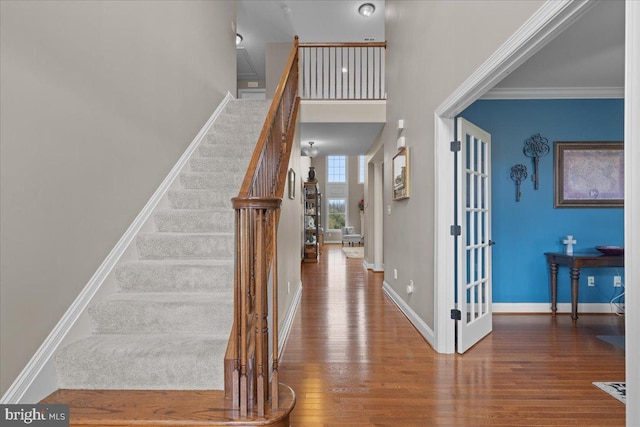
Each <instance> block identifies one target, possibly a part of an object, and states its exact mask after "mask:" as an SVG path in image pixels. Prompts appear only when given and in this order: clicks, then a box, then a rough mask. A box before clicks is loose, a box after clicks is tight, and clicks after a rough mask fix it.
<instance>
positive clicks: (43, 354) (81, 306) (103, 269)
mask: <svg viewBox="0 0 640 427" xmlns="http://www.w3.org/2000/svg"><path fill="white" fill-rule="evenodd" d="M231 99H233V96H232V95H231V93H229V92H227V95H226V96H225V97H224V99H223V100H222V101H221V102H220V104H219V105H218V107H217V108H216V109H215V111H214V112H213V114H212V115H211V117H209V120H207V122H206V123H205V124H204V126H203V127H202V129H200V132H198V134H197V135H196V136H195V138H194V139H193V141H192V142H191V144H189V146H188V147H187V149H186V151H185V152H184V153H183V154H182V156H181V157H180V159H178V161H177V162H176V164H175V165H174V166H173V168H172V169H171V172H169V174H168V175H167V177H166V178H165V179H164V181H162V183H161V184H160V186H159V187H158V189H157V190H156V191H155V193H153V196H151V198H150V199H149V201H148V202H147V204H146V205H145V206H144V208H143V209H142V211H140V213H139V214H138V216H137V217H136V219H135V220H134V221H133V223H131V225H130V226H129V228H128V229H127V231H126V232H125V233H124V234H123V235H122V237H121V238H120V240H119V241H118V243H116V245H115V246H114V248H113V249H112V250H111V252H110V253H109V255H107V257H106V258H105V260H104V261H103V262H102V264H101V265H100V267H98V269H97V270H96V272H95V273H94V275H93V276H92V277H91V279H90V280H89V282H88V283H87V284H86V285H85V287H84V288H83V289H82V291H81V292H80V294H79V295H78V297H77V298H76V299H75V300H74V301H73V303H72V304H71V306H69V308H68V309H67V311H66V312H65V314H64V315H63V316H62V318H61V319H60V321H59V322H58V323H57V324H56V326H55V327H54V328H53V330H52V331H51V333H50V334H49V335H48V336H47V338H46V339H45V340H44V342H43V343H42V345H41V346H40V348H38V350H37V351H36V353H35V354H34V355H33V357H32V358H31V360H29V362H28V363H27V365H26V366H25V368H24V369H23V370H22V372H20V375H18V377H17V378H16V380H15V381H14V382H13V384H11V386H10V387H9V389H8V390H7V392H6V393H5V394H4V396H2V399H0V404H18V403H37V401H38V400H40V399H42V398H44V397H46V396H47V395H49V394H50V393H52V392H53V391H55V389H56V388H57V379H56V378H55V370H52V369H51V367H50V366H49V369H45V368H46V367H47V365H48V364H49V361H50V360H51V359H52V357H53V354H54V353H55V351H56V349H57V348H58V346H59V345H60V344H61V343H62V340H63V339H64V337H65V336H66V335H67V333H68V332H69V331H70V330H71V328H72V327H73V325H74V324H75V323H76V321H77V320H78V318H79V317H80V315H81V314H82V312H83V311H84V310H85V309H86V308H87V306H88V305H89V303H90V302H91V300H92V298H93V297H94V295H95V294H96V292H98V290H99V289H100V286H102V283H103V282H104V281H105V279H106V278H107V276H108V275H109V274H110V273H111V271H112V270H113V268H114V267H115V265H116V263H117V262H118V260H120V258H121V257H122V255H123V254H124V252H125V250H126V249H127V248H128V247H129V245H130V244H131V243H132V242H133V241H134V239H135V237H136V235H137V234H138V232H139V231H140V229H141V228H142V226H143V225H144V223H145V222H146V221H147V220H148V219H149V217H150V216H151V213H152V212H153V210H154V209H155V207H156V206H157V205H158V203H159V202H160V200H161V199H162V198H163V197H164V196H165V194H166V193H167V191H168V190H169V187H170V186H171V184H173V182H174V181H175V180H176V178H177V177H178V175H179V173H180V171H181V170H182V168H183V167H184V166H185V165H186V164H187V161H188V160H189V157H191V155H192V154H193V153H194V151H195V150H196V149H197V148H198V146H199V145H200V142H201V141H202V140H203V139H204V137H205V135H206V134H207V132H208V131H209V129H210V128H211V126H212V125H213V122H214V121H215V120H216V119H217V118H218V116H219V115H220V113H222V110H223V109H224V107H225V106H226V105H227V103H228V102H229V101H230V100H231ZM45 372H46V373H47V378H40V376H41V374H44V373H45ZM51 373H53V375H54V378H48V377H49V376H51ZM52 387H53V389H51V388H52ZM33 388H36V390H33ZM27 394H28V399H29V400H31V401H29V402H26V401H23V399H24V398H25V396H27ZM34 399H35V400H36V401H33V400H34Z"/></svg>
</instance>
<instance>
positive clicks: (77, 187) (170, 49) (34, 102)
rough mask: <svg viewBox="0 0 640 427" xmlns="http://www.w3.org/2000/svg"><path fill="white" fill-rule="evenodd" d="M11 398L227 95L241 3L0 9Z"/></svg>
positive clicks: (0, 315) (0, 281)
mask: <svg viewBox="0 0 640 427" xmlns="http://www.w3.org/2000/svg"><path fill="white" fill-rule="evenodd" d="M0 15H1V18H0V19H1V25H0V31H1V33H0V39H1V46H0V50H1V55H2V58H1V61H0V63H1V64H0V65H1V73H0V75H1V80H0V88H1V90H0V96H1V98H0V102H1V107H0V108H1V117H0V121H1V124H0V128H1V131H0V132H1V133H0V143H1V145H0V147H1V153H2V155H1V167H0V169H1V183H0V185H1V187H0V188H1V194H0V209H1V211H0V212H1V215H0V216H1V218H0V226H1V228H2V235H1V238H0V244H1V252H0V256H1V258H0V271H1V277H0V294H1V298H0V319H1V322H0V323H1V325H0V360H2V372H1V378H0V395H1V394H4V392H5V391H6V390H7V388H8V387H9V386H10V384H11V383H12V382H13V380H14V379H15V378H16V376H17V375H18V374H19V372H20V371H21V370H22V368H23V367H24V366H25V364H26V363H27V362H28V361H29V359H30V358H31V356H32V355H33V353H34V352H35V351H36V349H37V348H38V347H39V346H40V344H41V343H42V341H43V340H44V338H45V337H46V336H47V335H48V333H49V332H50V331H51V329H52V328H53V326H54V325H55V324H56V323H57V321H58V320H59V319H60V317H61V316H62V314H63V313H64V312H65V310H66V309H67V308H68V306H69V304H70V303H71V302H72V301H73V300H74V299H75V297H76V296H77V295H78V293H79V292H80V290H81V289H82V288H83V287H84V286H85V284H86V283H87V281H88V280H89V278H90V277H91V275H92V274H93V273H94V271H95V270H96V268H97V267H98V266H99V265H100V263H101V262H102V261H103V259H104V258H105V256H106V255H107V254H108V253H109V251H110V250H111V248H112V247H113V245H114V244H115V243H116V242H117V241H118V239H119V238H120V236H121V235H122V234H123V233H124V231H125V230H126V229H127V227H128V225H129V224H130V223H131V221H132V220H133V219H134V218H135V216H136V215H137V213H138V212H139V211H140V209H141V208H142V207H143V206H144V205H145V203H146V201H147V200H148V198H149V197H150V196H151V194H152V193H153V192H154V190H155V189H156V188H157V187H158V185H159V184H160V182H161V181H162V179H163V178H164V176H165V175H166V174H167V173H168V171H169V170H170V169H171V167H172V166H173V164H174V163H175V162H176V160H177V159H178V158H179V156H180V154H181V153H182V152H183V151H184V149H185V148H186V146H187V145H188V144H189V143H190V142H191V140H192V139H193V137H194V136H195V135H196V133H197V132H198V131H199V129H200V128H201V127H202V126H203V125H204V123H205V122H206V120H207V119H208V117H209V116H210V115H211V113H212V112H213V111H214V109H215V107H216V106H217V105H218V103H219V102H220V101H221V100H222V98H223V97H224V95H225V94H226V93H227V91H230V92H231V93H235V89H236V76H235V74H236V69H235V68H236V59H235V29H234V27H235V3H234V2H233V1H215V2H214V1H197V0H192V1H135V2H122V1H119V2H114V1H106V0H104V1H103V0H96V1H90V2H80V1H62V0H59V1H36V0H32V1H11V0H8V1H5V0H3V1H2V2H0Z"/></svg>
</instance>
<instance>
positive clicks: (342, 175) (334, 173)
mask: <svg viewBox="0 0 640 427" xmlns="http://www.w3.org/2000/svg"><path fill="white" fill-rule="evenodd" d="M327 181H328V182H347V156H327Z"/></svg>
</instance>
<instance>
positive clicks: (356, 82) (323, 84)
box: [299, 42, 387, 100]
mask: <svg viewBox="0 0 640 427" xmlns="http://www.w3.org/2000/svg"><path fill="white" fill-rule="evenodd" d="M386 47H387V43H386V42H372V43H300V52H299V57H300V93H301V97H302V99H338V100H375V99H386V98H387V94H386V90H385V84H384V80H385V79H384V72H385V51H386Z"/></svg>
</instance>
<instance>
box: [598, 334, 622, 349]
mask: <svg viewBox="0 0 640 427" xmlns="http://www.w3.org/2000/svg"><path fill="white" fill-rule="evenodd" d="M596 338H598V339H600V340H602V341H604V342H608V343H609V344H611V345H615V346H616V347H618V348H621V349H623V350H624V335H596Z"/></svg>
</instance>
